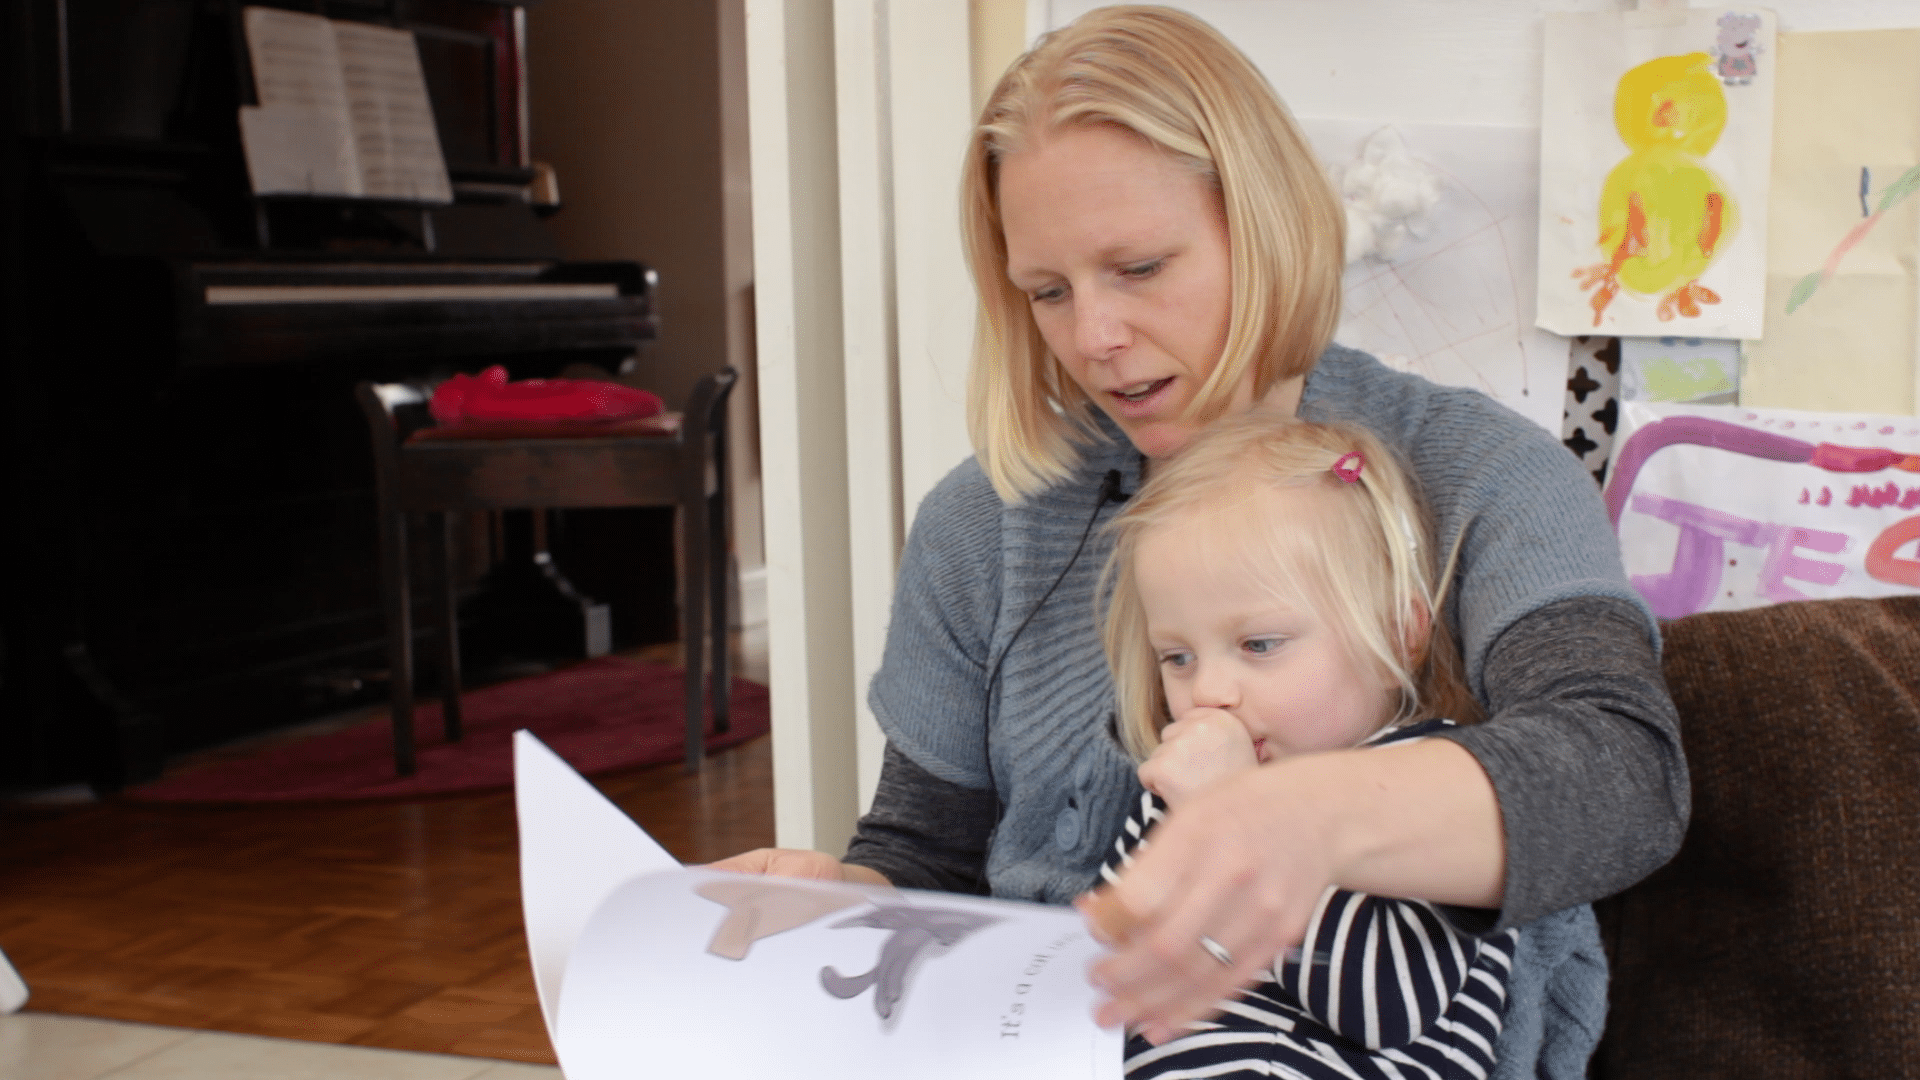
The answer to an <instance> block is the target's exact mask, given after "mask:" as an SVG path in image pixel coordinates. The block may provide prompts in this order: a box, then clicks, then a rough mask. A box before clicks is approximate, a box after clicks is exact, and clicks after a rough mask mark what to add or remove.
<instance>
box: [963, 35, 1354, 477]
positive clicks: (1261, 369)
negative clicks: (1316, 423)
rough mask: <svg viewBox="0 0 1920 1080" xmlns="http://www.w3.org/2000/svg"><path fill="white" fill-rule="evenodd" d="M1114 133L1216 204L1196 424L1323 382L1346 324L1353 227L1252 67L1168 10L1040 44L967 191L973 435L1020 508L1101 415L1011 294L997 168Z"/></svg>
mask: <svg viewBox="0 0 1920 1080" xmlns="http://www.w3.org/2000/svg"><path fill="white" fill-rule="evenodd" d="M1093 124H1107V125H1112V126H1114V127H1118V128H1121V129H1124V130H1126V131H1130V132H1132V133H1134V134H1135V135H1137V136H1139V137H1140V138H1142V139H1144V140H1146V142H1148V143H1149V144H1152V145H1153V146H1156V147H1158V148H1160V149H1161V150H1163V151H1165V152H1166V153H1168V154H1171V155H1172V156H1173V157H1174V159H1175V160H1178V161H1180V162H1182V163H1183V164H1185V165H1186V166H1188V167H1189V168H1191V169H1193V170H1194V172H1196V173H1198V174H1199V175H1200V176H1202V177H1204V178H1205V179H1206V180H1207V181H1208V182H1209V183H1210V184H1212V186H1213V188H1214V189H1215V191H1217V192H1218V193H1219V196H1220V201H1221V206H1222V209H1223V210H1224V212H1225V215H1226V223H1227V236H1228V241H1229V244H1230V247H1231V252H1232V254H1231V259H1232V266H1231V275H1232V276H1231V280H1232V288H1233V298H1232V307H1231V314H1230V316H1229V321H1228V327H1227V337H1226V343H1225V345H1224V347H1223V348H1222V350H1221V354H1220V360H1219V363H1218V364H1216V365H1215V367H1214V369H1213V372H1212V374H1211V375H1210V376H1208V378H1207V381H1206V382H1205V384H1203V385H1202V386H1201V388H1200V391H1199V393H1198V394H1197V395H1196V396H1195V398H1194V400H1193V403H1192V405H1191V406H1190V408H1189V413H1190V416H1189V419H1191V420H1200V421H1210V420H1212V419H1213V418H1215V417H1217V416H1219V415H1221V414H1222V413H1223V412H1224V411H1225V410H1226V408H1227V406H1228V404H1229V403H1230V401H1231V399H1232V397H1233V395H1234V391H1235V390H1236V389H1237V388H1238V387H1239V386H1240V384H1241V382H1242V381H1243V380H1244V379H1245V378H1246V377H1247V376H1248V374H1249V373H1251V376H1252V380H1253V395H1254V398H1255V399H1256V400H1257V399H1259V398H1260V397H1263V396H1264V395H1265V394H1266V393H1267V391H1268V390H1270V389H1272V387H1273V385H1274V383H1276V382H1278V381H1280V380H1282V379H1287V378H1291V377H1293V376H1295V375H1303V374H1305V373H1306V372H1307V371H1309V370H1311V369H1312V367H1313V364H1314V362H1315V361H1316V360H1317V359H1318V358H1319V356H1320V353H1321V352H1322V351H1323V350H1325V348H1326V347H1327V343H1328V342H1329V341H1331V340H1332V339H1333V331H1334V327H1335V326H1336V325H1337V323H1338V322H1339V315H1340V275H1341V271H1342V269H1343V266H1344V255H1343V251H1344V247H1345V243H1346V240H1345V230H1346V213H1345V210H1344V208H1343V207H1342V204H1341V201H1340V198H1339V196H1338V195H1337V194H1336V193H1335V192H1334V189H1333V185H1332V183H1331V182H1330V181H1329V180H1328V178H1327V175H1326V173H1325V171H1324V170H1323V169H1322V168H1321V166H1320V163H1319V161H1318V160H1317V159H1316V158H1315V157H1314V155H1313V151H1312V149H1311V148H1310V147H1309V146H1308V145H1307V141H1306V138H1305V136H1303V135H1302V134H1301V133H1300V129H1299V126H1298V125H1297V124H1295V123H1294V120H1293V117H1292V116H1291V115H1290V114H1289V113H1288V112H1287V108H1286V106H1285V105H1284V104H1282V103H1281V101H1280V99H1279V97H1278V96H1276V95H1275V94H1274V92H1273V88H1272V87H1271V86H1269V85H1267V81H1266V80H1265V79H1264V78H1263V77H1261V75H1260V72H1259V71H1258V69H1256V68H1255V67H1254V66H1253V64H1252V62H1251V61H1249V60H1248V59H1247V58H1246V57H1245V56H1244V55H1242V54H1241V52H1240V51H1239V50H1238V49H1236V48H1234V47H1233V45H1232V44H1230V43H1229V42H1228V41H1227V39H1226V38H1224V37H1222V36H1221V35H1220V33H1219V32H1218V31H1216V30H1215V29H1213V28H1212V27H1211V26H1208V25H1207V24H1206V23H1204V22H1202V21H1200V20H1199V19H1197V18H1194V17H1193V16H1192V15H1188V14H1186V13H1184V12H1180V11H1174V10H1171V9H1169V8H1159V7H1110V8H1101V9H1099V10H1097V11H1091V12H1088V13H1087V14H1085V15H1083V16H1081V17H1080V18H1079V19H1076V20H1074V22H1073V23H1072V24H1070V25H1068V26H1065V27H1063V28H1061V29H1059V30H1056V31H1054V32H1052V33H1050V34H1048V35H1046V36H1045V37H1043V38H1041V39H1040V41H1039V43H1038V44H1036V45H1035V46H1034V47H1033V49H1032V50H1031V51H1029V52H1028V53H1027V54H1026V55H1024V56H1022V57H1021V58H1020V59H1018V60H1016V61H1014V63H1013V66H1012V67H1010V68H1008V69H1007V73H1006V74H1005V75H1003V76H1001V78H1000V82H999V84H998V85H997V86H995V87H994V90H993V93H992V95H991V96H990V97H989V98H988V99H987V103H986V105H985V107H984V108H982V110H981V113H980V121H979V124H978V126H976V127H975V128H974V132H973V137H972V141H971V142H970V144H969V145H968V148H967V159H966V166H965V170H964V172H963V173H962V177H961V215H962V231H963V233H964V236H965V242H966V249H967V263H968V266H969V267H970V269H971V270H972V272H973V281H974V287H975V289H976V290H978V292H979V294H980V315H979V325H978V329H977V331H976V333H975V335H974V346H973V367H972V373H971V375H970V376H969V379H968V388H967V426H968V431H969V433H970V434H971V435H972V438H973V446H974V450H975V452H976V453H977V454H978V455H979V458H980V463H981V466H982V467H983V468H984V469H985V470H986V473H987V476H988V477H989V478H990V479H992V481H993V485H994V487H995V488H996V489H997V490H998V491H999V492H1000V495H1001V497H1002V498H1003V499H1006V500H1007V501H1009V502H1017V501H1019V500H1021V499H1024V498H1025V497H1027V496H1028V495H1032V494H1034V493H1036V492H1038V491H1041V490H1043V489H1045V488H1046V487H1047V486H1049V485H1051V484H1054V483H1057V482H1059V481H1060V480H1062V479H1064V478H1065V477H1066V476H1067V475H1068V474H1069V473H1070V472H1071V471H1072V469H1073V467H1074V466H1075V464H1077V463H1078V461H1079V456H1080V451H1079V444H1080V443H1082V442H1084V441H1085V440H1087V439H1089V438H1091V437H1092V434H1093V430H1094V429H1093V426H1092V425H1093V413H1092V409H1093V405H1092V403H1091V402H1089V401H1087V399H1086V396H1085V395H1084V394H1082V393H1081V391H1080V389H1079V387H1077V386H1076V385H1075V384H1074V383H1073V380H1072V379H1071V378H1069V377H1068V376H1067V374H1066V373H1065V372H1064V371H1063V370H1061V368H1060V365H1059V364H1058V363H1057V362H1056V361H1055V360H1054V359H1053V357H1052V356H1051V355H1050V354H1049V353H1048V351H1047V346H1046V343H1045V342H1044V341H1043V340H1042V339H1041V337H1040V331H1039V329H1038V328H1037V327H1036V326H1035V325H1034V321H1033V313H1032V310H1031V308H1030V307H1029V305H1028V300H1027V297H1026V295H1025V294H1024V293H1022V292H1021V291H1020V290H1019V289H1018V288H1015V287H1014V285H1013V283H1012V282H1011V281H1009V280H1007V244H1006V238H1005V236H1004V234H1003V231H1002V228H1003V227H1002V223H1001V219H1000V201H999V171H1000V162H1001V160H1002V159H1004V158H1005V157H1006V156H1007V155H1009V154H1014V153H1018V152H1019V151H1020V150H1021V149H1023V148H1025V147H1028V146H1032V145H1034V144H1036V143H1037V142H1039V141H1041V140H1043V139H1045V138H1046V136H1047V135H1048V133H1050V132H1052V131H1055V130H1058V129H1061V128H1064V127H1069V126H1073V125H1093Z"/></svg>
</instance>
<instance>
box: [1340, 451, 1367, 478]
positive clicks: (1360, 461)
mask: <svg viewBox="0 0 1920 1080" xmlns="http://www.w3.org/2000/svg"><path fill="white" fill-rule="evenodd" d="M1348 462H1352V463H1353V464H1351V465H1349V464H1347V463H1348ZM1366 464H1367V456H1366V455H1365V454H1362V453H1361V452H1360V451H1358V450H1349V451H1347V452H1346V453H1344V454H1341V455H1340V460H1339V461H1336V462H1334V463H1333V475H1335V476H1337V477H1339V478H1340V479H1342V480H1345V481H1346V482H1347V483H1349V484H1357V483H1359V482H1360V470H1361V469H1362V468H1363V467H1364V466H1365V465H1366Z"/></svg>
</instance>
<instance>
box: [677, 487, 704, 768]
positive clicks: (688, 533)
mask: <svg viewBox="0 0 1920 1080" xmlns="http://www.w3.org/2000/svg"><path fill="white" fill-rule="evenodd" d="M701 464H702V465H704V463H701ZM684 471H688V472H691V471H693V470H684ZM699 471H700V473H701V475H700V476H699V478H698V480H697V481H695V482H689V481H687V480H685V479H683V481H682V483H683V487H682V489H681V499H680V506H679V519H680V521H679V525H680V551H681V552H682V554H681V557H680V582H679V584H680V588H679V593H680V643H681V651H682V653H683V654H684V657H683V658H684V660H685V662H686V686H687V771H688V772H690V773H692V772H699V771H700V763H701V761H702V759H703V758H704V757H705V756H706V752H707V732H706V726H707V725H706V701H705V698H706V694H705V692H704V691H705V688H706V666H707V665H706V661H707V658H706V655H705V654H706V648H705V645H706V618H705V616H706V613H707V607H708V601H707V535H706V534H707V529H706V525H707V514H706V491H705V488H706V477H705V475H704V468H702V469H701V470H699ZM694 483H697V484H698V486H697V487H696V486H694Z"/></svg>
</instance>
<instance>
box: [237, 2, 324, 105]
mask: <svg viewBox="0 0 1920 1080" xmlns="http://www.w3.org/2000/svg"><path fill="white" fill-rule="evenodd" d="M246 29H247V54H248V56H249V57H251V58H252V61H253V89H254V96H255V97H257V98H259V100H260V104H261V105H263V106H265V107H267V108H274V107H276V106H280V105H298V106H302V107H305V108H310V109H322V110H327V111H331V112H334V113H337V114H339V115H340V116H343V117H344V116H346V115H347V89H346V84H345V82H344V80H342V79H341V77H340V52H339V49H338V47H337V45H336V44H335V42H334V37H333V22H332V20H330V19H324V18H321V17H320V16H318V15H307V14H304V13H302V12H298V11H282V10H280V9H279V8H263V7H250V8H248V9H246Z"/></svg>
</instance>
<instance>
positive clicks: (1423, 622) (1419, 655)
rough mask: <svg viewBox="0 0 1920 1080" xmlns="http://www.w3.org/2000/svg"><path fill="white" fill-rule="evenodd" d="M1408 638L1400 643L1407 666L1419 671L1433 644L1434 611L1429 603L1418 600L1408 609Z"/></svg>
mask: <svg viewBox="0 0 1920 1080" xmlns="http://www.w3.org/2000/svg"><path fill="white" fill-rule="evenodd" d="M1406 628H1407V640H1405V641H1402V642H1401V643H1400V648H1401V650H1402V651H1403V652H1405V653H1406V657H1407V667H1408V668H1410V669H1412V670H1414V671H1418V670H1420V666H1421V665H1422V664H1425V663H1426V662H1427V652H1428V650H1429V649H1430V648H1431V647H1432V644H1433V612H1432V611H1430V610H1428V608H1427V605H1425V604H1423V603H1421V602H1420V601H1418V600H1416V601H1414V602H1413V604H1412V605H1411V607H1410V608H1409V609H1408V611H1407V622H1406Z"/></svg>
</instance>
